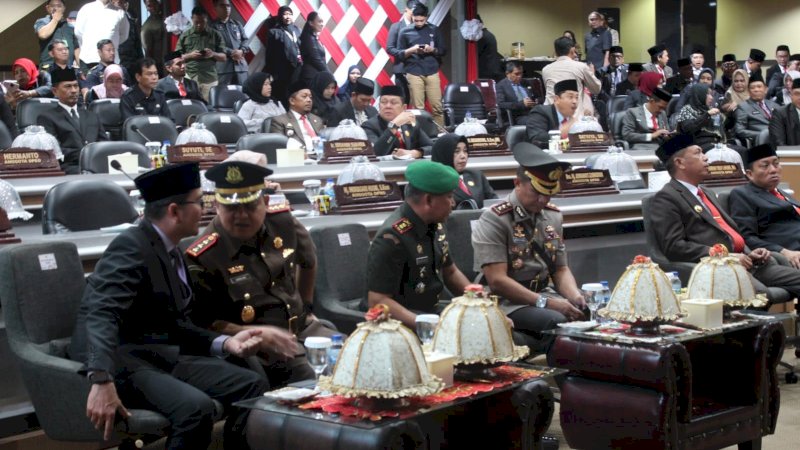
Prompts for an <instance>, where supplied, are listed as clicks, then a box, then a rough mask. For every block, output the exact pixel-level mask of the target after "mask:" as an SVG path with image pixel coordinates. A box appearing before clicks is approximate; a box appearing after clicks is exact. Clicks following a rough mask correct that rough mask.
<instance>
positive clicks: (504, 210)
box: [492, 202, 514, 216]
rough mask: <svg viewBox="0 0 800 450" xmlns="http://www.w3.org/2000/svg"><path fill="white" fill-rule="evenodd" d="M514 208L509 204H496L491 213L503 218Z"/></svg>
mask: <svg viewBox="0 0 800 450" xmlns="http://www.w3.org/2000/svg"><path fill="white" fill-rule="evenodd" d="M513 209H514V208H513V207H512V206H511V203H509V202H503V203H498V204H496V205H494V206H492V211H494V213H495V214H497V215H498V216H503V215H506V214H508V213H510V212H511V211H512V210H513Z"/></svg>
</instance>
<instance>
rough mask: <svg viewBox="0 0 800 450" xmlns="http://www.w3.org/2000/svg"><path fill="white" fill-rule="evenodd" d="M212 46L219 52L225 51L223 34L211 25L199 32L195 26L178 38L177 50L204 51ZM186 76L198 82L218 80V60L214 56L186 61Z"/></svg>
mask: <svg viewBox="0 0 800 450" xmlns="http://www.w3.org/2000/svg"><path fill="white" fill-rule="evenodd" d="M206 48H210V49H211V50H213V51H215V52H217V53H224V51H225V48H224V47H223V46H222V36H220V35H219V33H218V32H217V31H216V30H214V29H213V28H211V27H208V28H206V31H204V32H202V33H198V32H197V30H196V29H195V28H194V27H191V28H189V29H188V30H186V31H184V32H183V34H181V37H179V38H178V45H177V46H176V47H175V50H177V51H179V52H181V53H190V52H193V51H195V50H198V51H200V52H202V51H203V50H204V49H206ZM186 76H187V77H189V78H191V79H192V80H195V81H197V82H198V83H213V82H215V81H217V62H216V61H215V60H214V59H213V58H208V59H195V60H192V61H186Z"/></svg>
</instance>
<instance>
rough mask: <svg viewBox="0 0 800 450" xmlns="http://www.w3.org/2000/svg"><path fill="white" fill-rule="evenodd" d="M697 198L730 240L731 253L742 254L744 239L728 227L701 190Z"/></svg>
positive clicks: (698, 191)
mask: <svg viewBox="0 0 800 450" xmlns="http://www.w3.org/2000/svg"><path fill="white" fill-rule="evenodd" d="M697 196H698V197H700V200H702V201H703V203H704V204H705V205H706V207H707V208H708V210H709V212H711V216H712V217H714V220H716V221H717V225H719V227H720V228H722V230H723V231H725V233H726V234H727V235H728V237H730V238H731V240H732V241H733V251H734V252H735V253H741V252H743V251H744V238H742V235H740V234H739V233H737V232H736V230H734V229H733V227H731V226H730V225H728V222H726V221H725V219H723V218H722V214H720V213H719V210H718V209H717V207H716V206H714V204H713V203H711V200H709V199H708V197H706V194H705V192H703V190H702V189H698V190H697Z"/></svg>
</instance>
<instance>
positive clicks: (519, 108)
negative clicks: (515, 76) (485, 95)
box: [494, 78, 536, 123]
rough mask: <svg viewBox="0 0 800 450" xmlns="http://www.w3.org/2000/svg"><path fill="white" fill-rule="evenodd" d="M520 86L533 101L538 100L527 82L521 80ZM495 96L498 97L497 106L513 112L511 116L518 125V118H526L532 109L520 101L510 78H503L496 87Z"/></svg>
mask: <svg viewBox="0 0 800 450" xmlns="http://www.w3.org/2000/svg"><path fill="white" fill-rule="evenodd" d="M519 85H520V86H521V87H522V88H523V89H525V93H526V94H527V95H528V97H530V98H531V99H535V98H536V94H534V93H533V89H532V88H531V86H530V84H529V83H528V81H527V80H520V82H519ZM494 89H495V94H496V95H497V106H499V107H500V108H501V109H503V110H507V111H511V116H512V117H513V118H514V122H515V123H516V121H517V119H518V118H524V117H525V116H527V115H528V113H530V109H529V108H528V107H527V106H525V103H523V102H522V100H519V99H518V97H517V93H516V92H515V91H514V85H513V84H511V81H510V80H509V79H508V78H503V79H502V80H500V81H499V82H497V84H495V86H494Z"/></svg>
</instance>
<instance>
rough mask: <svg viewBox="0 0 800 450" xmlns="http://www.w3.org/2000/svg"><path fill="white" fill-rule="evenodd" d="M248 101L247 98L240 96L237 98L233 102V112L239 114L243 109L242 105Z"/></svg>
mask: <svg viewBox="0 0 800 450" xmlns="http://www.w3.org/2000/svg"><path fill="white" fill-rule="evenodd" d="M246 101H247V100H245V99H243V98H240V99H239V100H236V102H235V103H234V104H233V112H234V113H236V114H239V110H240V109H242V105H244V102H246Z"/></svg>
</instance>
